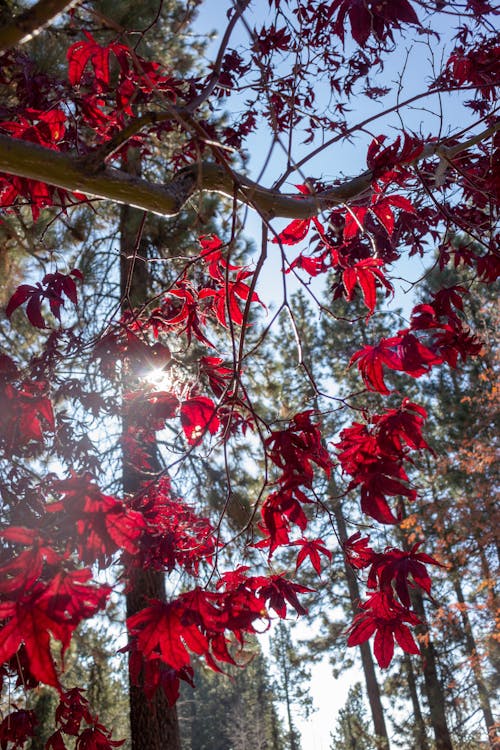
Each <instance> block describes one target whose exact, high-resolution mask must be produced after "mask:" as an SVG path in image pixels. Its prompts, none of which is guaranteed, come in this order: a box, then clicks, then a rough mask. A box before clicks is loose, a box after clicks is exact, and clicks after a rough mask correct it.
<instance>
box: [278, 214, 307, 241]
mask: <svg viewBox="0 0 500 750" xmlns="http://www.w3.org/2000/svg"><path fill="white" fill-rule="evenodd" d="M310 224H311V219H294V220H293V221H292V222H291V224H289V225H288V226H287V227H285V229H283V231H282V232H280V233H279V235H278V236H277V237H273V239H272V242H274V243H275V244H276V243H279V242H280V243H281V244H283V245H297V243H299V242H301V241H302V240H304V239H305V238H306V236H307V233H308V231H309V226H310Z"/></svg>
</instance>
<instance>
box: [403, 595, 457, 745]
mask: <svg viewBox="0 0 500 750" xmlns="http://www.w3.org/2000/svg"><path fill="white" fill-rule="evenodd" d="M412 604H413V609H414V610H415V612H416V613H417V615H418V617H419V618H420V620H421V625H418V626H417V633H418V634H419V635H423V636H424V638H422V641H421V643H420V652H421V654H422V670H423V673H424V683H425V692H426V695H427V701H428V703H429V713H430V721H431V726H432V729H433V732H434V737H435V747H436V750H453V743H452V741H451V736H450V731H449V729H448V723H447V721H446V706H445V699H444V693H443V688H442V685H441V682H440V681H439V676H438V671H437V662H436V652H435V649H434V645H433V643H432V641H431V640H430V639H429V627H428V625H427V618H426V615H425V609H424V600H423V598H422V596H421V594H420V592H419V591H417V590H416V589H415V590H413V591H412Z"/></svg>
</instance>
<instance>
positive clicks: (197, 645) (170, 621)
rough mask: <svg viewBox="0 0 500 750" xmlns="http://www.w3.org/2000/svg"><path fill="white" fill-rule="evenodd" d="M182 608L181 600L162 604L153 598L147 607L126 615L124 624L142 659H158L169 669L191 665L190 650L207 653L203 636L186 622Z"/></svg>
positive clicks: (197, 629) (205, 639)
mask: <svg viewBox="0 0 500 750" xmlns="http://www.w3.org/2000/svg"><path fill="white" fill-rule="evenodd" d="M184 611H185V607H184V605H183V603H182V601H178V600H176V601H173V602H169V603H165V602H161V601H159V600H157V599H153V600H152V601H151V603H150V605H149V606H148V607H145V608H144V609H141V610H140V612H137V613H136V614H134V615H132V616H131V617H129V618H128V619H127V625H128V629H129V632H130V634H131V636H133V638H134V649H136V650H137V651H139V653H141V654H142V656H143V658H144V659H146V660H149V659H160V660H161V661H163V662H165V664H168V665H169V666H170V667H172V669H182V668H183V667H186V666H188V665H189V664H190V660H191V657H190V655H189V650H190V651H193V652H194V653H195V654H198V655H200V656H201V655H202V654H204V653H206V652H207V651H208V649H209V642H208V640H207V638H206V636H205V635H204V634H203V633H202V632H201V631H200V629H199V628H198V627H197V626H196V625H193V624H190V625H187V624H186V623H185V621H184V619H183V615H184ZM188 649H189V650H188Z"/></svg>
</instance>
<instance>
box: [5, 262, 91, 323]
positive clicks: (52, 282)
mask: <svg viewBox="0 0 500 750" xmlns="http://www.w3.org/2000/svg"><path fill="white" fill-rule="evenodd" d="M73 277H74V278H73ZM75 279H79V280H80V281H82V280H83V275H82V273H81V271H79V270H78V269H77V268H74V269H73V270H72V271H70V273H69V274H64V273H60V272H59V271H56V272H55V273H47V274H45V276H44V277H43V279H42V282H41V283H38V284H37V285H36V286H32V285H31V284H21V286H18V287H17V289H16V291H15V292H14V294H13V295H12V297H11V298H10V300H9V303H8V305H7V307H6V310H5V314H6V315H7V317H8V318H10V316H11V315H12V313H13V312H14V310H17V308H18V307H20V306H21V305H23V304H24V303H25V302H26V301H28V304H27V305H26V315H27V317H28V320H29V322H30V323H31V325H33V326H35V327H36V328H47V325H46V323H45V320H44V319H43V317H42V311H41V306H42V302H43V300H44V299H46V300H48V302H49V307H50V312H51V313H52V314H53V315H54V317H56V318H57V320H59V321H61V307H64V299H63V296H62V295H63V294H65V295H66V297H67V298H68V299H69V300H70V301H71V302H72V303H73V304H74V305H76V304H77V302H78V296H77V290H76V283H75Z"/></svg>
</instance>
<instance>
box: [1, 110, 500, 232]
mask: <svg viewBox="0 0 500 750" xmlns="http://www.w3.org/2000/svg"><path fill="white" fill-rule="evenodd" d="M499 129H500V122H499V123H496V124H495V125H493V126H492V127H490V128H488V129H487V130H484V131H482V132H481V133H478V134H477V135H475V136H473V137H471V138H470V139H469V140H467V141H464V142H463V143H460V144H454V145H453V146H451V147H448V146H446V141H444V142H440V143H431V144H428V145H427V146H426V147H425V148H424V149H423V151H422V153H421V154H420V155H419V157H418V159H416V160H415V161H420V160H422V159H425V158H429V157H431V156H434V155H438V156H440V157H441V159H444V160H449V159H451V158H453V157H455V156H456V155H457V154H459V153H460V152H461V151H464V150H466V149H468V148H471V147H472V146H474V145H476V144H478V143H479V142H481V141H483V140H485V139H486V138H488V137H490V136H491V135H492V134H493V133H495V132H496V131H498V130H499ZM0 172H6V173H8V174H12V175H17V176H18V177H25V178H28V179H32V180H39V181H40V182H45V183H47V184H49V185H54V186H56V187H60V188H64V189H65V190H69V191H71V192H75V191H76V192H81V193H85V195H88V196H93V197H96V198H104V199H107V200H112V201H115V202H116V203H125V204H128V205H131V206H136V207H137V208H141V209H143V210H144V211H152V212H153V213H156V214H160V215H163V216H173V215H176V214H178V213H179V211H180V210H181V208H182V206H183V205H184V204H185V203H186V201H187V200H188V199H189V198H190V197H191V196H192V195H193V194H194V193H196V192H198V191H206V192H215V193H222V194H223V195H227V196H229V197H231V198H234V197H235V196H236V197H237V199H238V200H239V201H240V202H242V203H246V204H247V205H249V206H253V207H254V208H256V209H258V210H259V211H260V212H261V213H262V214H264V215H266V216H267V217H269V218H273V217H282V218H290V219H307V218H310V217H312V216H315V215H316V214H318V213H319V212H320V211H322V210H324V209H326V208H328V207H330V206H334V205H338V204H340V203H344V202H346V201H348V200H352V199H353V198H356V197H359V196H360V195H362V194H363V193H364V192H365V191H366V190H368V189H369V187H370V184H371V182H372V180H373V173H372V172H371V171H370V170H368V171H366V172H363V173H362V174H360V175H358V176H357V177H354V178H352V179H348V180H346V181H345V182H344V183H342V184H341V185H338V186H335V187H333V188H330V189H329V190H325V191H324V192H322V193H318V194H317V195H312V196H310V197H308V196H303V195H301V196H300V197H299V196H297V195H291V194H286V193H280V192H278V191H277V190H270V189H269V188H265V187H262V186H261V185H258V184H257V183H255V182H252V181H251V180H249V179H248V178H246V177H244V176H243V175H239V174H237V173H235V172H232V171H231V170H230V169H228V168H227V166H220V165H218V164H215V163H213V162H203V163H201V164H195V165H193V166H190V167H187V168H185V169H182V170H180V172H178V173H177V174H176V175H174V177H173V178H172V180H171V181H170V182H169V183H167V184H166V185H158V184H155V183H151V182H148V181H146V180H143V179H139V178H137V177H133V176H131V175H129V174H127V173H125V172H122V171H120V170H118V169H114V168H111V167H108V168H105V169H102V170H101V171H98V172H95V171H93V170H89V168H88V164H87V162H86V161H85V159H80V158H78V157H75V156H71V155H68V154H63V153H60V152H58V151H53V150H52V149H48V148H43V147H41V146H38V145H36V144H34V143H30V142H28V141H22V140H19V139H17V138H12V137H10V136H7V135H0Z"/></svg>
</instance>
